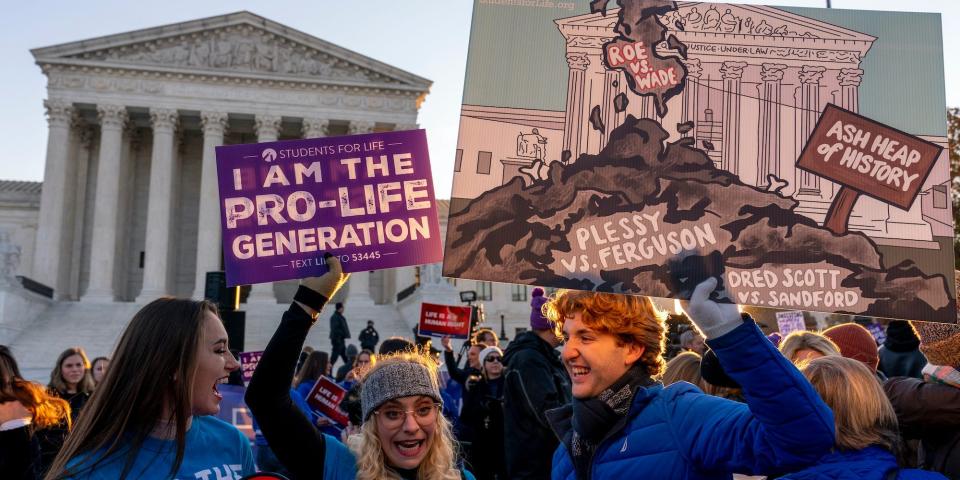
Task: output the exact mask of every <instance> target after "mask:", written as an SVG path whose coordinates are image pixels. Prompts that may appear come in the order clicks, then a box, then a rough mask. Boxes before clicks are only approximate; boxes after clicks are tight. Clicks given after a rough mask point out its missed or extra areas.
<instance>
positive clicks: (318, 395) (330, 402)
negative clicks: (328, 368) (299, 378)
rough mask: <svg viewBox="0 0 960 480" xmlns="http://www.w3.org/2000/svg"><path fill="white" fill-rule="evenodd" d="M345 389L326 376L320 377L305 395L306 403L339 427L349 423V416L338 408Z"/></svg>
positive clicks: (344, 394)
mask: <svg viewBox="0 0 960 480" xmlns="http://www.w3.org/2000/svg"><path fill="white" fill-rule="evenodd" d="M345 396H347V391H346V390H345V389H344V388H343V387H341V386H340V385H337V384H336V383H335V382H334V381H333V380H331V379H329V378H327V377H320V378H319V379H317V383H316V384H314V385H313V388H312V389H311V390H310V393H309V394H308V395H307V405H310V408H312V409H314V410H316V411H317V412H319V413H320V414H322V415H324V416H326V417H327V418H329V419H330V420H333V421H334V422H335V423H336V424H337V425H338V426H340V427H341V428H343V427H346V426H347V424H348V423H350V418H349V417H347V414H346V413H344V411H343V410H340V402H341V401H343V397H345Z"/></svg>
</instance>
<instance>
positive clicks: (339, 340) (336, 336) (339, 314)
mask: <svg viewBox="0 0 960 480" xmlns="http://www.w3.org/2000/svg"><path fill="white" fill-rule="evenodd" d="M348 338H350V327H349V326H348V325H347V318H346V317H344V316H343V304H342V303H337V308H336V310H334V312H333V315H330V345H331V346H332V347H331V349H332V351H331V353H330V366H333V365H335V364H336V363H337V359H338V358H342V359H343V361H344V362H346V361H347V345H346V340H347V339H348Z"/></svg>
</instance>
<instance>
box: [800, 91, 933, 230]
mask: <svg viewBox="0 0 960 480" xmlns="http://www.w3.org/2000/svg"><path fill="white" fill-rule="evenodd" d="M941 150H943V148H942V147H940V146H938V145H936V144H933V143H930V142H928V141H926V140H923V139H920V138H917V137H914V136H913V135H909V134H906V133H903V132H901V131H900V130H897V129H895V128H891V127H888V126H886V125H883V124H881V123H877V122H875V121H873V120H870V119H868V118H865V117H862V116H860V115H857V114H855V113H853V112H850V111H848V110H844V109H842V108H840V107H838V106H836V105H833V104H829V105H827V107H826V109H824V111H823V115H821V116H820V121H819V122H817V126H816V128H815V129H814V130H813V133H812V134H810V139H809V140H807V145H806V147H804V149H803V152H802V153H801V154H800V158H799V159H798V160H797V167H799V168H801V169H803V170H806V171H808V172H810V173H813V174H816V175H820V176H822V177H824V178H827V179H829V180H832V181H834V182H837V183H839V184H840V185H841V188H840V191H839V192H838V193H837V196H836V198H835V199H834V200H833V203H832V204H831V205H830V209H829V210H828V211H827V218H826V221H825V222H824V227H826V228H828V229H829V230H830V231H832V232H833V233H836V234H837V235H842V234H844V233H846V231H847V222H848V221H849V219H850V213H851V212H852V211H853V206H854V205H855V204H856V203H857V199H858V198H859V197H860V195H861V194H863V195H867V196H870V197H873V198H876V199H877V200H880V201H883V202H887V203H890V204H891V205H894V206H896V207H899V208H902V209H904V210H907V209H909V208H910V205H912V204H913V201H914V200H915V199H916V198H917V195H918V194H919V193H920V187H921V186H922V185H923V183H924V181H926V179H927V176H928V175H930V170H932V169H933V165H934V163H935V162H936V160H937V157H939V156H940V152H941Z"/></svg>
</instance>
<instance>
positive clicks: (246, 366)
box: [240, 351, 263, 385]
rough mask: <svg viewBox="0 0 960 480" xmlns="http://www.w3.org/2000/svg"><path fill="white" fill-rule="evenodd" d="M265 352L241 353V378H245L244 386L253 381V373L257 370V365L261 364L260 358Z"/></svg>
mask: <svg viewBox="0 0 960 480" xmlns="http://www.w3.org/2000/svg"><path fill="white" fill-rule="evenodd" d="M261 356H263V352H262V351H260V352H240V377H241V378H243V384H244V385H247V384H249V383H250V380H251V379H253V372H254V371H256V370H257V364H258V363H260V357H261Z"/></svg>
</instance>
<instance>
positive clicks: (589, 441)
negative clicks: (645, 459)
mask: <svg viewBox="0 0 960 480" xmlns="http://www.w3.org/2000/svg"><path fill="white" fill-rule="evenodd" d="M653 383H654V382H653V380H651V379H650V376H649V375H648V374H647V372H646V371H645V369H644V366H643V365H640V364H636V363H635V364H634V365H633V366H632V367H630V370H627V373H625V374H624V375H623V376H622V377H620V379H618V380H617V381H616V382H614V383H613V385H610V386H609V387H608V388H607V389H605V390H604V391H602V392H600V394H599V395H597V396H596V397H593V398H588V399H585V400H580V399H576V398H574V399H573V432H572V434H571V437H570V454H571V455H572V457H573V465H574V467H575V468H576V472H577V478H578V479H583V480H589V479H590V467H591V465H592V464H593V455H594V454H595V453H596V451H597V447H599V446H600V442H602V441H603V440H604V437H605V436H606V435H607V434H609V433H612V432H611V430H613V429H614V428H615V427H616V426H617V423H618V422H620V421H621V420H623V419H624V418H625V417H626V416H627V413H629V412H630V406H631V405H632V404H633V396H634V395H635V394H636V393H637V391H638V390H639V389H641V388H643V387H647V386H650V385H653Z"/></svg>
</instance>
